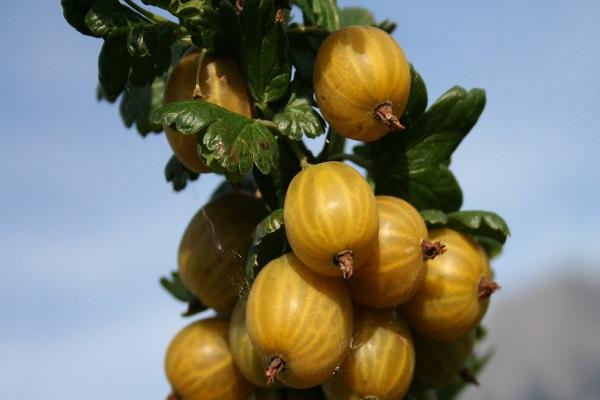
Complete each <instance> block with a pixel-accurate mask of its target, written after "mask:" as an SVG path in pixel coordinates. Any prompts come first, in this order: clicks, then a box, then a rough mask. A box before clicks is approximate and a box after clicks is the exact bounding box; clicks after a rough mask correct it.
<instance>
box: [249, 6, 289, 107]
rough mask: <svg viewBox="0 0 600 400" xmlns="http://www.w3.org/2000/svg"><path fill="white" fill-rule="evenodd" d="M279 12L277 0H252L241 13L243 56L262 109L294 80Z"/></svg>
mask: <svg viewBox="0 0 600 400" xmlns="http://www.w3.org/2000/svg"><path fill="white" fill-rule="evenodd" d="M276 12H277V7H276V6H275V4H274V2H273V0H248V1H247V2H246V5H245V7H244V11H243V13H242V16H241V20H242V25H241V26H242V32H243V43H241V44H240V45H239V50H240V57H239V58H240V59H241V61H242V70H243V72H244V75H245V76H246V79H247V81H248V89H249V91H250V94H251V95H252V97H253V98H254V100H255V102H256V103H257V106H258V107H259V109H261V110H264V109H265V108H266V107H267V104H268V103H270V102H273V101H276V100H279V99H281V98H282V97H283V96H285V94H286V93H287V91H288V86H289V82H290V79H291V64H290V60H289V54H288V44H287V39H286V36H285V33H284V31H283V28H282V26H281V25H280V24H278V23H276V22H275V14H276Z"/></svg>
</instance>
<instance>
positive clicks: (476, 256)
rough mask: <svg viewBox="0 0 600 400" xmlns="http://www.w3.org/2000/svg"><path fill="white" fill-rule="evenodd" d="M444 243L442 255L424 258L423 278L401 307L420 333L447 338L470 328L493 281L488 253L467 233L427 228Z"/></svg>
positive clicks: (482, 310) (483, 307)
mask: <svg viewBox="0 0 600 400" xmlns="http://www.w3.org/2000/svg"><path fill="white" fill-rule="evenodd" d="M429 237H430V238H431V240H435V241H440V242H442V243H444V245H445V247H446V252H445V254H444V255H443V256H440V257H436V258H435V259H433V260H430V261H427V272H426V274H425V280H424V282H423V284H422V285H421V288H420V289H419V290H418V291H417V293H416V294H415V295H414V296H413V297H412V298H411V299H410V300H409V301H408V302H407V303H405V304H403V305H402V306H401V307H402V313H403V314H404V316H405V317H406V319H407V321H408V323H409V324H410V325H411V326H412V327H413V328H414V329H415V330H417V331H418V332H419V333H421V334H422V335H423V336H427V337H429V338H431V339H436V340H441V341H446V340H455V339H458V338H460V337H463V336H465V335H467V334H468V333H469V332H471V331H472V330H473V329H475V327H476V326H477V324H479V322H480V321H481V319H482V318H483V316H484V314H485V312H486V310H487V308H488V305H489V297H490V295H491V294H492V293H493V292H494V291H495V290H496V289H497V288H498V285H497V284H496V283H495V282H493V281H492V280H491V279H492V271H491V268H490V264H489V262H488V259H487V256H486V254H485V252H484V250H483V249H482V248H481V246H480V245H479V244H478V243H477V242H475V241H474V240H473V239H471V238H470V237H468V236H467V235H465V234H463V233H460V232H457V231H454V230H451V229H435V230H432V231H431V232H429Z"/></svg>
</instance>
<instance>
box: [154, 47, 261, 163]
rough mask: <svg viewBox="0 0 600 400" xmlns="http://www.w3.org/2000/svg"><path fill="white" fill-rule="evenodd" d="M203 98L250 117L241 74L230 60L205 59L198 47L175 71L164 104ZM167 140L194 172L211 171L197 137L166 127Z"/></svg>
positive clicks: (191, 51) (170, 78) (193, 49)
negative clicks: (200, 153) (203, 157)
mask: <svg viewBox="0 0 600 400" xmlns="http://www.w3.org/2000/svg"><path fill="white" fill-rule="evenodd" d="M192 99H201V100H205V101H208V102H210V103H214V104H216V105H218V106H221V107H223V108H226V109H228V110H230V111H233V112H235V113H238V114H241V115H244V116H246V117H250V116H251V115H252V103H251V101H250V96H249V94H248V90H247V89H246V85H245V84H244V80H243V78H242V75H241V73H240V71H239V69H238V67H237V65H236V64H235V62H234V61H233V59H231V58H218V57H213V56H206V55H204V52H202V51H201V50H199V49H197V48H191V49H190V50H188V51H187V52H186V53H185V54H184V55H183V57H182V58H181V59H180V60H179V62H178V63H177V64H176V65H175V67H174V68H173V71H172V72H171V74H170V76H169V80H168V82H167V86H166V88H165V93H164V97H163V103H164V104H168V103H172V102H176V101H184V100H192ZM165 133H166V136H167V140H168V142H169V144H170V145H171V148H172V149H173V152H174V153H175V156H176V157H177V158H178V159H179V161H181V163H182V164H183V165H185V166H186V167H187V168H188V169H190V170H192V171H194V172H198V173H201V172H207V171H208V169H207V167H206V165H205V164H204V162H203V161H202V159H201V158H200V156H199V155H198V150H197V135H186V134H183V133H180V132H178V131H177V130H175V129H173V128H171V127H168V126H166V127H165Z"/></svg>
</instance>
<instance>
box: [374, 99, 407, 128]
mask: <svg viewBox="0 0 600 400" xmlns="http://www.w3.org/2000/svg"><path fill="white" fill-rule="evenodd" d="M373 116H374V117H375V119H378V120H379V121H381V122H383V123H384V124H385V125H386V126H387V127H388V128H390V130H391V131H398V130H401V129H404V125H402V124H401V123H400V120H399V119H398V117H396V116H395V115H394V113H393V110H392V105H391V104H390V103H383V104H380V105H378V106H377V107H375V109H374V110H373Z"/></svg>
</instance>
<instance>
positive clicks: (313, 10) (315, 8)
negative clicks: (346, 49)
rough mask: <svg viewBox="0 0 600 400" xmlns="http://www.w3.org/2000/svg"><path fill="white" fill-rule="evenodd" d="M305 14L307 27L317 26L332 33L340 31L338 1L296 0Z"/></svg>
mask: <svg viewBox="0 0 600 400" xmlns="http://www.w3.org/2000/svg"><path fill="white" fill-rule="evenodd" d="M294 3H296V5H297V6H298V7H300V9H301V10H302V13H303V14H304V23H305V25H316V26H320V27H322V28H325V29H327V30H328V31H330V32H333V31H336V30H338V29H340V16H339V11H338V7H337V2H336V0H294Z"/></svg>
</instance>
